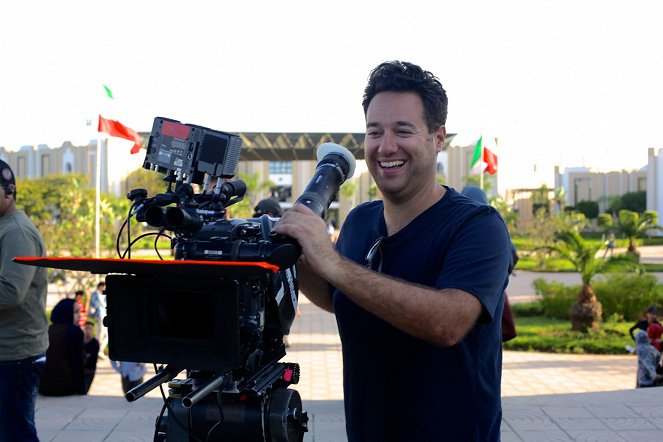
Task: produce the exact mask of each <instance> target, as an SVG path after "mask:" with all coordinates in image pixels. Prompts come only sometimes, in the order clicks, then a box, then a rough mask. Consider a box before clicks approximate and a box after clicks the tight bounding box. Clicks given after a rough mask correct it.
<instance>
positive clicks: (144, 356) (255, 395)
mask: <svg viewBox="0 0 663 442" xmlns="http://www.w3.org/2000/svg"><path fill="white" fill-rule="evenodd" d="M241 144H242V143H241V139H240V138H239V137H238V136H236V135H234V134H229V133H225V132H220V131H215V130H211V129H208V128H205V127H201V126H195V125H190V124H182V123H180V122H179V121H175V120H171V119H167V118H161V117H157V118H155V120H154V124H153V127H152V132H151V135H150V139H149V145H148V147H147V155H146V157H145V161H144V164H143V167H144V168H146V169H150V170H154V171H156V172H159V173H161V174H164V175H165V177H164V181H166V182H167V190H166V192H164V193H162V194H158V195H155V196H151V197H148V195H147V192H146V191H145V190H142V189H136V190H132V191H131V192H129V195H128V198H129V199H131V200H132V205H131V209H130V211H129V216H128V217H127V220H126V221H125V226H123V229H122V230H124V227H126V230H127V232H129V231H130V229H129V227H130V225H131V218H135V219H136V221H138V222H145V223H147V224H149V225H150V226H152V227H156V228H158V233H153V234H155V235H156V236H157V237H159V236H162V235H168V236H169V237H170V239H171V245H172V249H173V250H174V255H175V259H174V260H163V261H157V260H135V259H96V260H90V259H82V258H36V257H35V258H19V259H17V261H19V262H22V263H25V264H31V265H40V266H48V267H57V268H67V269H72V270H86V271H91V272H94V273H104V274H108V276H107V277H106V293H107V304H108V306H107V307H108V308H107V316H106V318H105V320H104V323H105V324H106V326H107V327H108V332H109V356H110V358H111V359H113V360H120V361H135V362H150V363H154V364H155V368H156V369H157V372H156V375H155V376H153V377H152V378H150V379H149V380H147V381H146V382H144V383H143V384H141V385H139V386H137V387H135V388H134V389H132V390H130V391H129V392H128V393H127V394H126V398H127V400H129V401H134V400H136V399H138V398H140V397H142V396H143V395H145V394H146V393H147V392H149V391H151V390H152V389H154V388H156V387H158V386H160V385H161V384H163V383H166V382H168V387H169V391H168V397H167V398H166V397H165V394H164V407H163V410H162V412H161V414H160V416H159V417H158V419H157V423H156V428H155V440H165V441H199V440H205V441H207V440H224V441H225V440H228V441H235V440H242V441H244V440H246V441H301V440H303V437H304V433H305V432H306V431H307V421H308V417H307V414H306V413H305V412H304V411H303V409H302V402H301V398H300V396H299V393H298V392H297V391H296V390H294V389H290V388H288V387H289V386H290V385H292V384H297V382H298V381H299V366H298V364H294V363H287V362H279V361H280V360H281V358H283V356H285V354H286V352H285V345H284V341H283V337H284V335H286V334H288V333H289V331H290V327H291V325H292V323H293V321H294V318H295V316H296V315H295V313H296V309H297V297H298V292H297V266H296V263H297V261H298V259H299V256H300V253H301V249H300V247H299V245H298V244H297V242H296V241H294V240H293V239H291V238H288V237H285V236H283V235H279V234H276V233H275V232H272V227H273V225H274V223H275V222H276V221H277V220H276V219H274V218H270V217H269V216H268V215H262V216H260V217H259V218H251V219H232V218H231V219H228V218H226V209H227V208H228V207H229V206H231V205H232V204H234V203H236V202H238V201H240V200H241V199H242V198H243V196H244V192H245V191H246V186H245V184H244V183H243V182H241V181H230V178H232V177H234V175H235V174H236V171H237V164H238V162H239V156H240V149H241ZM317 157H318V161H319V163H318V166H317V168H316V171H315V175H314V177H313V178H312V180H311V181H310V183H309V184H308V186H307V187H306V189H305V191H304V193H303V194H302V195H301V196H300V197H299V198H298V200H297V203H301V204H305V205H307V206H308V207H310V208H311V209H312V210H313V211H314V212H315V213H317V214H318V215H320V216H322V217H324V216H325V214H326V211H327V210H328V207H329V205H330V203H331V201H332V200H333V198H334V196H335V194H336V193H337V191H338V188H339V187H340V185H341V184H342V183H343V182H344V181H345V180H346V179H348V178H350V177H351V176H352V174H353V172H354V167H355V164H354V157H353V156H352V154H351V153H350V152H349V151H348V150H347V149H345V148H343V147H341V146H338V145H335V144H332V143H325V144H322V145H321V146H320V147H319V148H318V150H317ZM194 184H197V185H200V186H202V191H201V192H199V193H195V192H194V186H193V185H194ZM122 230H121V232H120V234H119V235H118V253H119V255H120V257H121V258H124V257H126V256H128V257H130V250H131V247H132V245H133V244H134V243H135V242H136V240H137V239H138V238H136V239H133V240H132V239H131V237H130V235H129V233H127V236H128V246H127V249H126V251H125V252H124V253H123V252H122V251H121V250H120V247H119V244H120V237H121V236H120V235H122ZM155 243H156V242H155ZM181 373H185V377H182V376H180V377H178V375H180V374H181Z"/></svg>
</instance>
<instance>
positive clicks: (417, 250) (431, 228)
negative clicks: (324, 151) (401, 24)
mask: <svg viewBox="0 0 663 442" xmlns="http://www.w3.org/2000/svg"><path fill="white" fill-rule="evenodd" d="M363 107H364V112H365V115H366V141H365V157H366V162H367V165H368V169H369V171H370V173H371V175H372V177H373V179H374V180H375V183H376V184H377V186H378V188H379V189H380V191H381V193H382V196H383V200H382V201H372V202H369V203H364V204H362V205H360V206H358V207H356V208H355V209H354V210H353V211H352V212H351V213H350V214H349V215H348V218H347V219H346V221H345V223H344V224H343V226H342V229H341V233H340V236H339V238H338V241H337V243H336V249H335V248H334V246H333V245H332V243H331V242H330V241H329V238H328V236H327V235H326V231H325V224H324V221H322V219H320V218H319V217H317V216H316V215H315V214H314V213H313V212H312V211H310V210H309V209H308V208H306V207H304V206H302V205H296V206H295V207H293V208H292V209H291V210H289V211H288V212H286V213H285V214H284V216H283V218H282V219H281V221H280V222H279V223H278V224H277V226H276V228H275V230H277V231H278V232H280V233H284V234H287V235H290V236H292V237H294V238H296V239H297V241H298V242H299V243H300V244H301V246H302V251H303V254H302V260H301V264H300V289H301V290H302V291H303V292H304V294H305V295H306V296H307V297H308V298H309V299H311V300H312V301H313V302H314V303H316V304H317V305H319V306H321V307H323V308H325V309H327V310H329V311H331V312H334V313H335V315H336V319H337V323H338V328H339V333H340V336H341V342H342V345H343V365H344V369H343V370H344V397H345V412H346V429H347V435H348V439H349V440H350V441H412V440H416V441H440V440H444V441H456V440H458V441H495V440H499V438H500V423H501V403H500V381H501V366H502V347H501V329H500V328H501V317H502V307H503V304H504V300H503V294H504V289H505V288H506V285H507V282H508V276H507V267H508V264H509V253H510V243H509V236H508V233H507V229H506V226H505V224H504V221H503V220H502V218H501V217H500V215H499V214H498V213H497V211H495V210H494V209H493V208H492V207H490V206H488V205H484V204H478V203H476V202H475V201H473V200H470V199H469V198H466V197H464V196H463V195H461V194H460V193H458V192H456V190H454V189H452V188H449V187H446V186H442V185H440V184H439V183H438V182H437V178H436V166H437V154H438V153H439V152H440V151H441V149H442V148H443V146H444V141H445V137H446V129H445V123H446V116H447V96H446V92H445V90H444V89H443V87H442V84H441V83H440V81H439V80H438V79H437V78H436V77H435V76H434V75H433V74H431V73H430V72H427V71H424V70H423V69H421V68H420V67H419V66H416V65H414V64H411V63H406V62H400V61H393V62H387V63H383V64H381V65H379V66H378V67H377V68H375V69H374V70H373V71H372V72H371V75H370V77H369V81H368V85H367V86H366V89H365V92H364V100H363Z"/></svg>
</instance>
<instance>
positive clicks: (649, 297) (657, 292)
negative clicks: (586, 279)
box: [592, 272, 663, 321]
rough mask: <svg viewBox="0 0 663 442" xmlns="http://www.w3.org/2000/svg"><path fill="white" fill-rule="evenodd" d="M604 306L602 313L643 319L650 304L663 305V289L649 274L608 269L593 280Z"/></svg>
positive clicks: (631, 318)
mask: <svg viewBox="0 0 663 442" xmlns="http://www.w3.org/2000/svg"><path fill="white" fill-rule="evenodd" d="M592 287H593V288H594V293H596V297H597V298H598V300H599V301H600V302H601V304H602V306H603V317H604V318H607V317H610V316H613V315H616V316H617V317H621V318H623V319H624V320H626V321H636V320H638V319H641V317H642V316H643V312H644V311H645V309H646V308H647V307H648V306H650V305H659V306H661V305H663V290H662V288H661V286H660V285H659V284H658V279H657V278H656V277H655V276H654V275H650V274H637V273H622V272H619V273H608V274H606V275H605V276H604V277H603V278H600V279H596V280H594V281H593V282H592Z"/></svg>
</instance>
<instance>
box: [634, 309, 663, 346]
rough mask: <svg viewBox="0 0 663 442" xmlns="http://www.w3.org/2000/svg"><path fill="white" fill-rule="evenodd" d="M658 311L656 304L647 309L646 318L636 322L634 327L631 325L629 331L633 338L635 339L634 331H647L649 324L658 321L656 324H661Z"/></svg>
mask: <svg viewBox="0 0 663 442" xmlns="http://www.w3.org/2000/svg"><path fill="white" fill-rule="evenodd" d="M656 313H657V311H656V306H655V305H652V306H650V307H649V308H648V309H647V313H646V315H647V316H646V319H643V320H642V321H638V322H636V323H635V325H633V327H631V328H630V329H629V331H628V332H629V334H630V335H631V339H633V340H634V341H635V336H633V332H634V331H636V330H638V329H640V330H643V331H645V332H646V331H647V328H648V327H649V324H654V323H656V324H659V325H660V323H659V322H658V318H657V317H656Z"/></svg>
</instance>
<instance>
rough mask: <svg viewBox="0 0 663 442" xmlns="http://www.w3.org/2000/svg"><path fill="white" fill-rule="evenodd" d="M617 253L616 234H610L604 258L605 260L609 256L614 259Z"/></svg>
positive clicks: (606, 242)
mask: <svg viewBox="0 0 663 442" xmlns="http://www.w3.org/2000/svg"><path fill="white" fill-rule="evenodd" d="M614 251H615V234H614V233H612V232H610V234H609V235H608V239H607V240H606V241H605V252H603V257H604V258H605V257H606V256H607V255H608V254H610V256H611V257H612V254H613V253H614Z"/></svg>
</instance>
